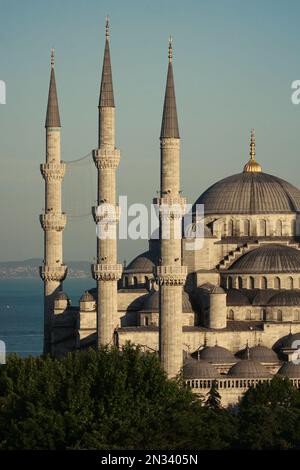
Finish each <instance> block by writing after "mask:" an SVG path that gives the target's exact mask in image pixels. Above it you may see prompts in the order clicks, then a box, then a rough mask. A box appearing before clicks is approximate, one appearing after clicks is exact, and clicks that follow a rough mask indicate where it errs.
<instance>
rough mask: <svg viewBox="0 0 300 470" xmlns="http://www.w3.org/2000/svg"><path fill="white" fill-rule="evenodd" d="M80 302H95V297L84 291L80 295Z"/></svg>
mask: <svg viewBox="0 0 300 470" xmlns="http://www.w3.org/2000/svg"><path fill="white" fill-rule="evenodd" d="M80 302H95V299H94V297H93V296H92V294H91V293H90V292H89V291H86V292H85V293H84V294H82V296H81V297H80Z"/></svg>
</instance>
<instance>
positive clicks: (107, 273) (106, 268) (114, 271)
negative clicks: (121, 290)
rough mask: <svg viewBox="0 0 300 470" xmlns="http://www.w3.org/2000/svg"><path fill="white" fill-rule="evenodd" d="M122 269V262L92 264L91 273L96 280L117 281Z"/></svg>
mask: <svg viewBox="0 0 300 470" xmlns="http://www.w3.org/2000/svg"><path fill="white" fill-rule="evenodd" d="M122 271H123V265H122V264H92V274H93V278H94V279H95V280H96V281H118V280H119V279H121V276H122Z"/></svg>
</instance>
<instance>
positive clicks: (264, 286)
mask: <svg viewBox="0 0 300 470" xmlns="http://www.w3.org/2000/svg"><path fill="white" fill-rule="evenodd" d="M260 287H261V289H267V288H268V281H267V278H266V277H262V278H261V281H260Z"/></svg>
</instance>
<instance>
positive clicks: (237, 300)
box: [226, 289, 251, 306]
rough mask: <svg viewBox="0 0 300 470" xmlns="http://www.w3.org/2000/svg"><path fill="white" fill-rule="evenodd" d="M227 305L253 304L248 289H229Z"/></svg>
mask: <svg viewBox="0 0 300 470" xmlns="http://www.w3.org/2000/svg"><path fill="white" fill-rule="evenodd" d="M226 301H227V305H230V306H240V305H251V302H250V300H249V297H248V296H247V291H242V290H241V289H229V290H228V292H227V298H226Z"/></svg>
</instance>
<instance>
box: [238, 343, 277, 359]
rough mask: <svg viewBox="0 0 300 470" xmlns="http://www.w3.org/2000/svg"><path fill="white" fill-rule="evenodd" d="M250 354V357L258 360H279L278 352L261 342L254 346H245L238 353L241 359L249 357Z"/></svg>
mask: <svg viewBox="0 0 300 470" xmlns="http://www.w3.org/2000/svg"><path fill="white" fill-rule="evenodd" d="M248 354H249V359H251V360H252V361H256V362H266V363H270V362H278V357H277V354H276V353H275V352H274V351H273V350H272V349H270V348H267V347H266V346H263V345H262V344H259V345H257V346H253V347H252V348H245V349H243V350H242V351H239V352H238V353H237V356H238V357H239V358H240V359H247V358H248Z"/></svg>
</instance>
